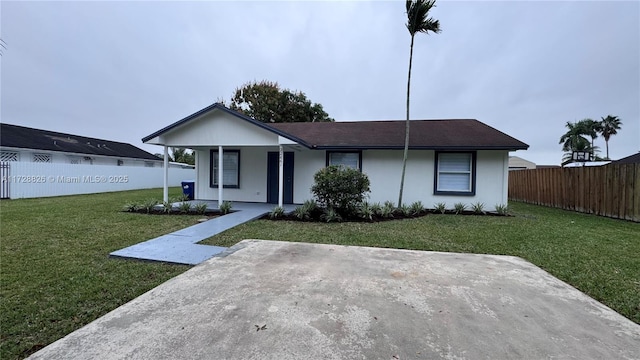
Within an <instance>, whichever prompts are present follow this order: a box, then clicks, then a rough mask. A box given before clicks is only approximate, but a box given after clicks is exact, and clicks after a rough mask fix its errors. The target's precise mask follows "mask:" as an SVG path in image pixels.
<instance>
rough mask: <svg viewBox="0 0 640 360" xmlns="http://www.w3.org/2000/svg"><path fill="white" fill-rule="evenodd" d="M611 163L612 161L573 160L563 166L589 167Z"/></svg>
mask: <svg viewBox="0 0 640 360" xmlns="http://www.w3.org/2000/svg"><path fill="white" fill-rule="evenodd" d="M609 163H611V161H608V160H607V161H584V162H582V161H581V162H572V163H568V164H565V165H563V166H562V167H565V168H572V167H585V166H587V167H589V166H603V165H607V164H609Z"/></svg>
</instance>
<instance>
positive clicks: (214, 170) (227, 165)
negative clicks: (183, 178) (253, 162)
mask: <svg viewBox="0 0 640 360" xmlns="http://www.w3.org/2000/svg"><path fill="white" fill-rule="evenodd" d="M210 169H211V172H210V174H209V179H210V181H209V186H210V187H212V188H217V187H218V150H211V164H210ZM222 185H223V188H225V189H227V188H229V189H238V188H240V150H224V151H223V153H222Z"/></svg>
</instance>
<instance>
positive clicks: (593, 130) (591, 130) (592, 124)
mask: <svg viewBox="0 0 640 360" xmlns="http://www.w3.org/2000/svg"><path fill="white" fill-rule="evenodd" d="M576 125H578V126H579V127H580V128H581V129H582V132H583V135H587V136H589V137H590V138H591V148H592V149H595V146H594V144H593V142H594V140H595V139H596V138H597V137H598V133H599V132H600V131H601V129H602V125H601V124H600V121H595V120H593V119H589V118H587V119H582V120H580V121H578V122H577V123H576Z"/></svg>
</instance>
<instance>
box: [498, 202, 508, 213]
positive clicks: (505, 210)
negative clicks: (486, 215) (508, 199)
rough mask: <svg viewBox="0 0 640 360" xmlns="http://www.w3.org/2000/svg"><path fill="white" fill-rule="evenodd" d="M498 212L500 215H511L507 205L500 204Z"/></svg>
mask: <svg viewBox="0 0 640 360" xmlns="http://www.w3.org/2000/svg"><path fill="white" fill-rule="evenodd" d="M496 212H497V213H498V215H508V214H509V206H507V205H506V204H498V205H496Z"/></svg>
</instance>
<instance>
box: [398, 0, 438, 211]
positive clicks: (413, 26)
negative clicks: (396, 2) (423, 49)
mask: <svg viewBox="0 0 640 360" xmlns="http://www.w3.org/2000/svg"><path fill="white" fill-rule="evenodd" d="M405 6H406V9H407V30H409V34H411V47H410V50H409V75H408V76H407V122H406V126H405V135H404V156H403V158H402V176H401V178H400V195H399V196H398V207H400V206H402V191H403V190H404V174H405V170H406V168H407V155H408V154H409V99H410V92H411V64H412V62H413V38H414V37H415V36H416V34H417V33H427V34H428V33H429V31H431V32H433V33H435V34H437V33H439V32H440V31H441V30H440V21H438V20H435V19H434V18H431V17H429V11H430V10H431V9H432V8H434V7H435V6H436V1H435V0H415V1H414V0H407V1H406V4H405Z"/></svg>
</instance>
